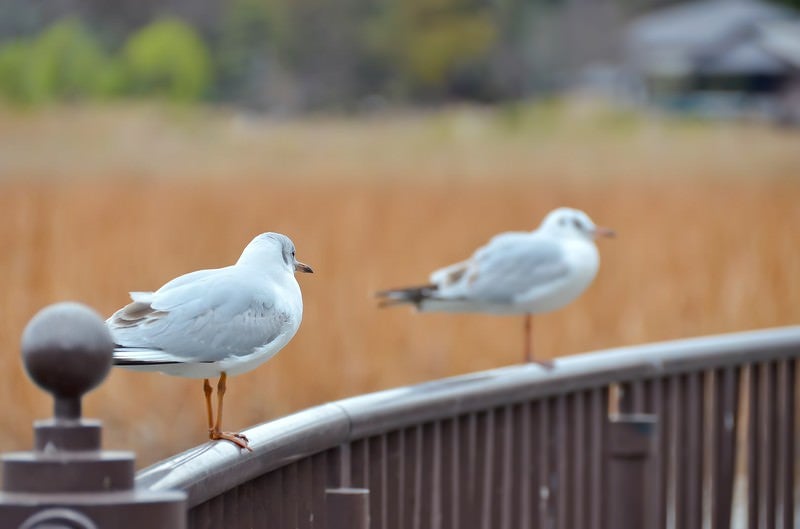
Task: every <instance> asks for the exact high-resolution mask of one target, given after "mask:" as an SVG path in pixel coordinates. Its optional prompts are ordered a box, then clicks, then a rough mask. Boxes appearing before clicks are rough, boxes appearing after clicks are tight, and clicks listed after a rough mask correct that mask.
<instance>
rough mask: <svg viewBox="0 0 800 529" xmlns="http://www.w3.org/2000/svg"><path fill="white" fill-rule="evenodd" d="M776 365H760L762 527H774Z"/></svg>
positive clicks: (776, 445)
mask: <svg viewBox="0 0 800 529" xmlns="http://www.w3.org/2000/svg"><path fill="white" fill-rule="evenodd" d="M776 378H777V377H776V365H775V363H774V362H770V363H768V364H764V365H762V366H761V392H760V399H759V400H760V401H761V409H760V410H759V414H760V416H761V428H760V430H761V431H760V436H761V440H760V441H759V444H760V446H761V457H762V460H761V468H760V470H761V479H760V482H761V489H762V490H763V496H762V504H761V506H762V507H761V508H762V512H761V516H762V517H763V522H762V527H767V528H769V529H773V528H774V527H775V506H776V504H775V483H776V475H777V467H776V454H777V452H778V443H777V441H778V439H777V435H776V427H775V416H776V408H777V405H778V402H777V401H778V391H777V389H778V388H777V387H776Z"/></svg>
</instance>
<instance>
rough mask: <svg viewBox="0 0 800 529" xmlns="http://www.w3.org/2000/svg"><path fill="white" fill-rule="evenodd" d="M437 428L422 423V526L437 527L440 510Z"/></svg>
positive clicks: (434, 528) (420, 454)
mask: <svg viewBox="0 0 800 529" xmlns="http://www.w3.org/2000/svg"><path fill="white" fill-rule="evenodd" d="M437 436H438V428H437V427H436V424H435V423H426V424H424V425H422V436H421V438H420V442H421V443H422V444H421V449H420V452H419V457H420V459H421V465H420V472H421V476H420V477H421V479H420V496H419V503H420V518H421V524H422V527H424V528H426V529H427V528H430V529H439V528H440V527H441V526H440V522H441V515H440V513H441V510H440V506H439V505H438V503H439V486H440V485H439V481H440V480H439V457H438V456H439V454H438V444H439V443H438V438H437Z"/></svg>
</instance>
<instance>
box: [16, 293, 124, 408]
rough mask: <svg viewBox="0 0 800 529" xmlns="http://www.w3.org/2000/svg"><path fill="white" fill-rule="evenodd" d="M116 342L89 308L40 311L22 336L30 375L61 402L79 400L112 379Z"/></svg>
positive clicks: (68, 305)
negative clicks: (61, 400) (107, 379)
mask: <svg viewBox="0 0 800 529" xmlns="http://www.w3.org/2000/svg"><path fill="white" fill-rule="evenodd" d="M113 354H114V340H113V339H112V338H111V333H110V332H109V331H108V329H107V328H106V325H105V322H104V321H103V319H102V318H101V317H100V315H99V314H97V313H96V312H95V311H93V310H92V309H90V308H89V307H87V306H86V305H83V304H80V303H74V302H64V303H56V304H54V305H50V306H48V307H45V308H44V309H42V310H40V311H39V312H38V313H37V314H36V315H35V316H34V317H33V318H32V319H31V321H30V322H29V323H28V325H27V326H26V327H25V331H24V332H23V333H22V359H23V363H24V364H25V369H26V371H27V372H28V375H29V376H30V377H31V379H33V381H34V382H36V384H38V385H39V386H40V387H42V388H43V389H44V390H45V391H48V392H49V393H51V394H53V395H54V396H55V397H56V398H57V399H58V398H65V399H77V398H80V397H81V396H82V395H83V394H85V393H86V392H88V391H90V390H91V389H92V388H94V387H95V386H97V385H98V384H99V383H100V382H102V381H103V379H104V378H105V377H106V375H108V371H109V369H111V361H112V356H113Z"/></svg>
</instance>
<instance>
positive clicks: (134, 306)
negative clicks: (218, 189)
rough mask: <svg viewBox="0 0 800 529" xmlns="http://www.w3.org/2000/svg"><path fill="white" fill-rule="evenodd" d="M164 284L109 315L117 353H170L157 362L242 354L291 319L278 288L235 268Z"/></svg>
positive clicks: (133, 356) (271, 336)
mask: <svg viewBox="0 0 800 529" xmlns="http://www.w3.org/2000/svg"><path fill="white" fill-rule="evenodd" d="M178 279H180V278H178ZM166 286H169V288H165V287H166ZM165 287H162V288H161V289H159V290H158V291H157V292H154V293H152V294H151V295H149V296H148V295H147V294H146V293H137V294H136V295H135V296H134V301H133V302H132V303H130V304H129V305H127V306H126V307H124V308H122V309H120V310H119V311H117V313H115V314H114V315H113V316H112V317H111V318H109V320H108V322H107V324H108V327H109V329H110V330H111V333H112V336H113V337H114V339H115V341H116V343H117V344H118V345H119V346H120V348H119V349H118V353H117V356H118V357H120V358H121V357H122V355H123V353H124V354H126V355H127V357H128V358H129V359H137V358H141V359H144V360H148V359H147V358H145V357H146V354H145V353H144V352H143V351H144V350H147V351H149V353H148V354H152V351H153V350H156V351H164V352H166V353H165V357H164V358H153V360H155V362H158V361H159V360H165V361H167V362H168V361H169V360H170V357H171V358H172V359H173V360H174V359H176V358H177V359H179V360H181V361H184V362H207V361H216V360H220V359H222V358H225V357H229V356H244V355H247V354H250V353H252V352H253V351H254V349H256V348H259V347H263V346H265V345H267V344H269V343H270V342H272V341H274V340H275V339H276V338H278V337H279V336H280V335H282V334H283V333H284V332H286V328H287V326H286V323H287V322H289V321H290V320H292V318H293V316H292V312H291V310H289V309H288V307H287V306H286V303H285V302H283V300H281V299H279V297H278V296H276V295H275V292H274V291H272V290H269V289H268V288H266V287H264V286H263V285H262V286H255V285H253V282H252V280H250V278H248V277H245V276H244V275H243V274H242V273H241V272H240V271H239V270H237V269H236V268H235V267H228V268H223V269H219V270H215V271H214V273H205V274H200V275H198V276H196V277H195V278H194V280H186V281H180V282H178V283H175V282H170V283H168V284H167V285H165ZM137 349H140V351H137ZM126 351H127V352H126ZM137 353H138V354H139V356H138V357H137ZM154 356H158V355H154Z"/></svg>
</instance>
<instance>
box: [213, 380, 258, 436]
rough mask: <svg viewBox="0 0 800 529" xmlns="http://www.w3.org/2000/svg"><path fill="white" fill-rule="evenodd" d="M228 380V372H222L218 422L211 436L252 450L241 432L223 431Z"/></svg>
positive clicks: (218, 390)
mask: <svg viewBox="0 0 800 529" xmlns="http://www.w3.org/2000/svg"><path fill="white" fill-rule="evenodd" d="M227 380H228V375H227V374H226V373H222V374H221V375H220V376H219V382H218V383H217V422H216V423H215V424H214V427H213V428H211V432H210V434H209V437H211V439H215V440H217V439H224V440H226V441H230V442H232V443H234V444H235V445H237V446H239V447H240V448H245V449H247V450H249V451H251V452H252V451H253V449H252V448H250V446H249V443H248V440H247V437H245V436H244V435H242V434H240V433H232V432H223V431H222V400H223V398H224V397H225V390H226V389H227V384H226V382H227ZM209 405H210V404H209ZM210 416H211V415H210V414H209V417H210Z"/></svg>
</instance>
